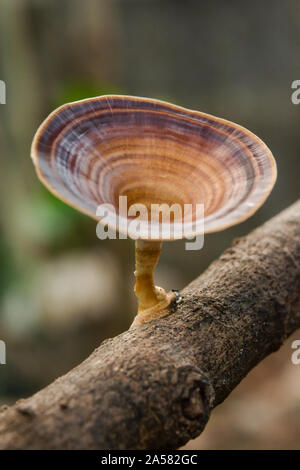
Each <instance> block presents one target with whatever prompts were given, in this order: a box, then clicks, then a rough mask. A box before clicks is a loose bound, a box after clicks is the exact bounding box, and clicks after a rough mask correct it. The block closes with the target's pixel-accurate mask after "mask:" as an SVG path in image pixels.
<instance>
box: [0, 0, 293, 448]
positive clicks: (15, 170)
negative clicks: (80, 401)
mask: <svg viewBox="0 0 300 470" xmlns="http://www.w3.org/2000/svg"><path fill="white" fill-rule="evenodd" d="M299 51H300V2H299V1H298V0H286V1H285V2H282V1H281V0H273V1H272V2H261V1H260V0H252V1H251V2H239V1H237V0H235V1H234V0H227V1H226V2H221V1H217V0H211V1H210V2H203V1H192V0H185V1H175V0H85V1H84V2H83V1H81V0H51V1H50V0H0V79H1V80H4V81H5V83H6V87H7V90H6V104H5V105H2V104H1V105H0V161H1V167H0V168H1V172H0V175H1V185H0V230H1V237H0V267H1V269H0V339H2V340H4V341H5V342H6V346H7V364H6V365H5V366H4V365H2V366H0V405H1V404H3V403H12V402H14V401H15V400H16V399H18V398H20V397H25V396H28V395H30V394H32V393H33V392H35V391H37V390H38V389H40V388H41V387H43V386H45V385H47V384H48V383H49V382H51V381H52V380H53V379H55V378H56V377H58V376H59V375H61V374H63V373H65V372H67V371H68V370H69V369H70V368H71V367H73V366H75V365H76V364H78V363H79V362H80V361H82V360H83V359H84V358H86V357H87V356H88V355H89V354H90V353H91V352H92V351H93V349H94V348H95V347H96V346H98V345H99V344H100V342H101V341H102V340H103V339H104V338H107V337H111V336H114V335H116V334H118V333H121V332H122V331H124V330H125V329H127V328H128V326H129V325H130V323H131V321H132V318H133V315H134V313H135V310H136V304H135V299H134V296H133V294H132V290H133V285H134V276H133V271H134V243H133V242H132V241H130V240H119V241H115V240H106V241H100V240H98V239H97V237H96V222H95V221H93V220H90V219H89V218H88V217H86V216H84V215H81V214H80V213H79V212H77V211H75V210H74V209H72V208H70V207H68V206H66V205H65V204H63V203H62V202H60V201H59V200H57V199H56V198H55V197H54V196H52V195H51V194H50V193H49V192H47V190H46V189H45V188H44V187H43V186H42V185H41V184H40V183H39V181H38V179H37V177H36V175H35V171H34V168H33V165H32V162H31V160H30V145H31V141H32V138H33V135H34V133H35V131H36V129H37V127H38V126H39V124H40V123H41V122H42V120H43V119H44V118H45V117H46V116H47V115H48V114H49V113H50V112H51V111H52V110H53V109H54V108H56V107H57V106H59V105H61V104H63V103H66V102H69V101H74V100H78V99H81V98H87V97H90V96H97V95H101V94H107V93H120V94H132V95H138V96H147V97H153V98H159V99H163V100H167V101H171V102H173V103H176V104H179V105H182V106H185V107H188V108H192V109H197V110H201V111H204V112H207V113H210V114H215V115H217V116H219V117H223V118H226V119H229V120H232V121H235V122H237V123H239V124H241V125H243V126H245V127H247V128H249V129H250V130H252V131H253V132H254V133H256V134H257V135H259V136H260V137H261V138H262V139H263V140H264V141H265V142H266V144H267V145H268V146H269V147H270V148H271V150H272V152H273V154H274V156H275V158H276V160H277V164H278V181H277V184H276V186H275V189H274V190H273V192H272V194H271V196H270V198H269V199H268V200H267V202H266V203H265V204H264V206H263V207H262V208H261V209H260V210H259V211H258V212H257V213H256V214H255V215H254V216H253V217H252V218H251V219H250V220H248V221H246V222H244V223H243V224H241V225H238V226H236V227H232V228H230V229H228V230H226V231H225V232H221V233H217V234H212V235H208V236H207V237H206V238H205V245H204V249H203V250H201V251H185V249H184V242H180V241H179V242H173V243H168V244H165V247H164V250H163V253H162V258H161V261H160V264H159V267H158V269H157V276H156V280H157V283H158V284H159V285H163V286H165V287H167V288H177V289H181V288H183V287H184V286H185V285H186V284H187V283H189V282H190V281H191V280H192V279H193V278H194V277H196V276H197V275H198V274H200V272H201V271H203V270H204V269H205V268H206V267H207V266H208V265H209V263H210V262H211V261H212V260H213V259H215V258H216V257H217V256H218V255H219V254H220V253H221V252H222V251H223V250H224V249H225V248H226V247H228V245H229V244H230V243H231V241H232V240H233V238H235V237H237V236H243V235H245V234H247V233H248V232H249V231H250V230H251V229H253V228H254V227H256V226H258V225H259V224H261V223H262V222H264V221H265V220H267V219H269V218H270V217H271V216H273V215H275V214H276V213H278V212H279V211H280V210H282V209H283V208H285V207H286V206H288V205H289V204H291V203H292V202H293V201H295V200H296V199H297V198H298V197H299V194H300V189H299V188H300V184H299V181H300V179H299V170H300V159H299V153H300V132H299V124H300V105H299V106H296V105H293V104H292V102H291V93H292V89H291V83H292V81H293V80H296V79H300V60H299V58H300V54H299ZM116 289H117V290H118V292H119V296H118V297H116V295H115V290H116ZM294 339H300V332H298V335H297V333H296V334H295V335H294ZM291 344H292V338H289V339H288V340H287V342H286V344H285V346H284V347H283V348H282V349H281V350H280V351H279V352H277V353H275V354H273V355H271V356H270V357H269V358H267V359H266V360H265V361H264V362H263V363H262V364H260V365H259V366H258V367H256V368H255V369H254V370H253V371H252V372H251V373H250V374H249V375H248V377H247V378H246V379H245V380H244V381H243V382H242V384H240V386H239V387H238V388H237V389H236V390H235V391H234V392H233V393H232V395H231V396H230V397H229V398H228V399H227V400H226V402H225V403H224V404H222V405H220V406H219V407H218V408H217V409H216V410H215V411H214V413H213V416H212V419H211V420H210V422H209V424H208V426H207V428H206V430H205V431H204V433H203V434H202V435H201V436H200V437H199V438H198V439H196V440H194V441H191V442H190V443H188V444H187V446H186V448H189V449H226V448H236V449H247V448H256V449H264V448H268V449H279V448H285V449H293V448H294V449H297V448H298V449H299V448H300V366H295V365H293V364H292V363H291V352H292V350H291Z"/></svg>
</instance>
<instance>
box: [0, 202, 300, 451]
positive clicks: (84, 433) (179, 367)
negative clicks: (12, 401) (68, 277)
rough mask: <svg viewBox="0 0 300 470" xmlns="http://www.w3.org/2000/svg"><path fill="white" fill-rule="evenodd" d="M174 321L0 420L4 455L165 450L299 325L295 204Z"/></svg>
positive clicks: (233, 252)
mask: <svg viewBox="0 0 300 470" xmlns="http://www.w3.org/2000/svg"><path fill="white" fill-rule="evenodd" d="M182 294H183V302H182V304H180V305H179V306H178V308H177V311H176V313H172V314H170V315H169V316H167V317H165V318H162V319H160V320H155V321H153V322H151V323H148V324H144V325H140V326H138V327H136V328H134V329H132V330H129V331H127V332H125V333H123V334H122V335H120V336H118V337H116V338H114V339H110V340H107V341H104V343H102V345H101V346H100V347H99V348H98V349H97V350H95V351H94V353H93V354H92V355H91V356H90V357H89V358H88V359H87V360H86V361H84V362H83V363H82V364H80V365H79V366H78V367H76V368H75V369H73V370H72V371H71V372H69V373H68V374H66V375H65V376H63V377H61V378H59V379H58V380H56V381H55V382H54V383H52V384H51V385H50V386H48V387H47V388H45V389H44V390H42V391H40V392H39V393H37V394H35V395H34V396H32V397H31V398H28V399H26V400H21V401H19V402H17V404H16V405H14V406H12V407H10V408H8V409H3V410H2V411H1V413H0V448H2V449H150V448H155V449H160V448H163V449H170V448H176V447H178V446H181V445H183V444H184V443H185V442H187V441H188V440H189V439H190V438H194V437H196V436H197V435H198V434H200V432H201V431H202V430H203V428H204V426H205V424H206V422H207V420H208V418H209V413H210V411H211V410H212V408H214V407H215V406H216V405H217V404H218V403H220V402H222V401H223V400H224V399H225V398H226V397H227V395H228V394H229V393H230V392H231V391H232V390H233V389H234V388H235V387H236V385H237V384H238V383H239V382H240V381H241V380H242V378H243V377H245V375H246V374H247V373H248V372H249V371H250V370H251V369H252V368H253V367H254V366H255V365H256V364H257V363H259V362H260V361H261V360H262V359H263V358H264V357H265V356H267V355H268V354H270V353H271V352H272V351H275V350H277V349H278V348H279V347H280V345H281V344H282V343H283V341H284V340H285V339H286V338H287V337H288V336H289V335H290V334H291V333H292V332H293V331H294V330H295V329H296V328H298V327H299V326H300V201H298V202H297V203H295V204H294V205H293V206H291V207H290V208H288V209H287V210H285V211H284V212H282V213H281V214H279V215H278V216H277V217H275V218H273V219H272V220H270V221H269V222H267V223H266V224H265V225H263V226H262V227H260V228H258V229H257V230H255V231H254V232H252V233H251V234H250V235H248V236H247V237H244V238H242V239H238V240H236V241H235V242H234V243H233V246H232V247H231V248H229V249H228V250H226V251H225V252H224V254H223V255H222V256H221V257H220V258H219V259H218V260H216V261H215V262H213V263H212V265H211V266H210V267H209V268H208V269H207V270H206V272H205V273H203V274H202V275H201V276H200V277H199V278H198V279H196V280H195V281H194V282H192V283H191V284H190V285H189V286H188V287H186V288H185V289H184V290H183V292H182Z"/></svg>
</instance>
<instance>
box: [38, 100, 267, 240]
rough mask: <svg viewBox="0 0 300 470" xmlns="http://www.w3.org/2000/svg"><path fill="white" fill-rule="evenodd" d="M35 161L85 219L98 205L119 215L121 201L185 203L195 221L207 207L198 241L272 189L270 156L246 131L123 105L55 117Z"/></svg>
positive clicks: (69, 107) (171, 111)
mask: <svg viewBox="0 0 300 470" xmlns="http://www.w3.org/2000/svg"><path fill="white" fill-rule="evenodd" d="M32 158H33V161H34V163H35V165H36V168H37V172H38V175H39V177H40V179H41V180H42V182H43V183H44V184H45V185H46V186H47V187H48V188H49V189H50V191H52V192H53V193H54V194H56V195H57V196H58V197H60V198H61V199H63V200H64V201H66V202H67V203H69V204H70V205H72V206H74V207H76V208H77V209H79V210H80V211H82V212H84V213H87V214H89V215H91V216H92V217H95V218H97V217H96V210H97V207H98V206H99V205H100V204H111V205H113V206H114V207H115V208H116V211H118V207H119V196H127V199H128V206H130V205H132V204H134V203H143V204H145V205H146V206H147V207H150V205H151V204H162V203H167V204H169V205H172V204H174V203H175V204H176V203H177V204H179V205H180V206H181V207H183V206H184V204H192V207H193V212H192V215H191V220H192V219H193V221H194V222H195V217H196V215H195V214H196V213H195V212H194V207H196V205H197V204H204V229H205V232H214V231H219V230H222V229H224V228H226V227H229V226H231V225H234V224H236V223H238V222H241V221H243V220H244V219H246V218H247V217H249V216H250V215H251V214H253V213H254V212H255V210H256V209H258V207H260V206H261V205H262V204H263V202H264V200H265V199H266V197H267V196H268V194H269V193H270V191H271V189H272V187H273V185H274V183H275V180H276V164H275V161H274V158H273V156H272V154H271V152H270V150H269V149H268V148H267V146H266V145H265V144H264V143H263V142H262V141H261V140H260V139H259V138H258V137H256V136H255V135H254V134H252V133H251V132H250V131H248V130H246V129H245V128H243V127H241V126H239V125H237V124H234V123H232V122H229V121H226V120H224V119H219V118H216V117H214V116H210V115H208V114H204V113H201V112H197V111H190V110H188V109H185V108H182V107H179V106H174V105H172V104H169V103H165V102H163V101H159V100H154V99H146V98H136V97H130V96H116V95H113V96H101V97H98V98H91V99H86V100H82V101H78V102H74V103H70V104H66V105H64V106H62V107H60V108H58V109H57V110H56V111H54V112H53V113H52V114H51V115H50V116H49V117H48V118H47V119H46V120H45V122H44V123H43V124H42V125H41V127H40V128H39V130H38V132H37V134H36V136H35V138H34V141H33V146H32ZM112 220H113V219H112ZM172 223H176V220H173V221H172ZM111 224H112V225H113V221H112V222H111ZM162 238H163V237H162Z"/></svg>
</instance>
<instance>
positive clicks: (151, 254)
mask: <svg viewBox="0 0 300 470" xmlns="http://www.w3.org/2000/svg"><path fill="white" fill-rule="evenodd" d="M161 249H162V242H160V241H148V240H136V242H135V273H134V274H135V277H136V283H135V287H134V292H135V295H136V297H137V300H138V313H137V316H136V317H135V319H134V322H133V324H132V325H137V324H140V323H145V322H148V321H151V320H154V319H155V318H160V317H163V316H165V315H167V314H168V313H169V310H168V309H167V307H168V306H169V305H170V303H171V302H172V301H173V300H175V294H174V293H173V292H168V293H166V292H165V290H164V289H162V288H161V287H157V286H155V285H154V279H153V272H154V269H155V267H156V265H157V263H158V260H159V257H160V253H161Z"/></svg>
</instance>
